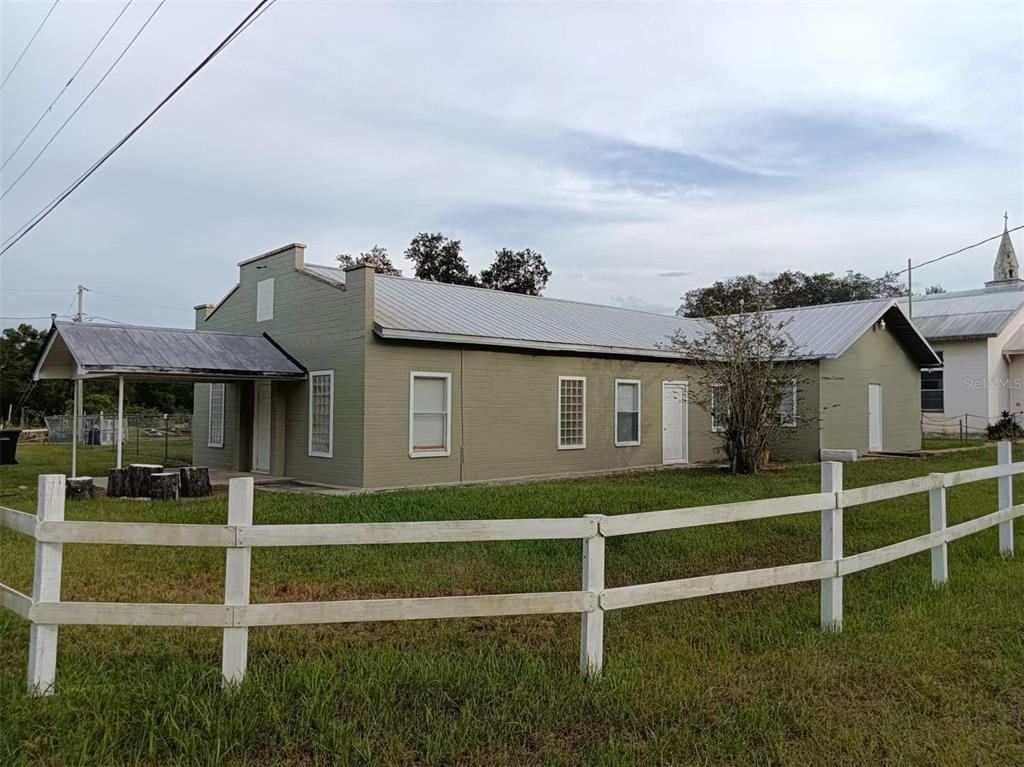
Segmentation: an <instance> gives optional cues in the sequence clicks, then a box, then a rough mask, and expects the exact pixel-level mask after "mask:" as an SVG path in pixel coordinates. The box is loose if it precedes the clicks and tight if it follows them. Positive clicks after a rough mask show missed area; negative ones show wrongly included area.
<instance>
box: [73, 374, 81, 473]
mask: <svg viewBox="0 0 1024 767" xmlns="http://www.w3.org/2000/svg"><path fill="white" fill-rule="evenodd" d="M81 420H82V379H81V378H76V379H75V395H74V397H73V398H72V405H71V476H72V477H77V476H78V436H79V431H80V429H81V424H80V423H79V422H80V421H81Z"/></svg>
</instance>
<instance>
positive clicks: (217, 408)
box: [206, 383, 224, 447]
mask: <svg viewBox="0 0 1024 767" xmlns="http://www.w3.org/2000/svg"><path fill="white" fill-rule="evenodd" d="M209 417H210V421H209V430H208V432H207V437H208V438H207V440H206V445H207V447H224V384H222V383H212V384H210V413H209Z"/></svg>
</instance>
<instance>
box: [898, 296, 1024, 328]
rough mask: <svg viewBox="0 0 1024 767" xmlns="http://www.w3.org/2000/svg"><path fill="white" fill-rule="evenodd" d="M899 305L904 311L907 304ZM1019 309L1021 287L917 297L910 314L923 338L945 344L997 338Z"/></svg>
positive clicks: (1022, 300)
mask: <svg viewBox="0 0 1024 767" xmlns="http://www.w3.org/2000/svg"><path fill="white" fill-rule="evenodd" d="M899 303H900V308H902V309H903V311H907V300H906V299H905V298H901V299H900V301H899ZM1022 309H1024V283H1022V284H1012V285H1008V286H1005V287H997V288H988V289H979V290H958V291H956V292H953V293H934V294H932V295H928V296H920V297H917V298H915V299H914V303H913V307H912V308H911V311H912V314H913V322H914V324H915V325H917V328H918V330H920V331H921V334H922V335H923V336H924V337H925V338H928V339H932V340H939V339H942V340H947V341H948V340H963V339H971V338H991V337H992V336H997V335H999V333H1001V332H1002V331H1003V330H1004V329H1005V328H1006V326H1007V324H1009V322H1010V321H1011V320H1012V319H1013V318H1014V317H1015V316H1016V315H1017V314H1018V313H1019V312H1020V311H1021V310H1022Z"/></svg>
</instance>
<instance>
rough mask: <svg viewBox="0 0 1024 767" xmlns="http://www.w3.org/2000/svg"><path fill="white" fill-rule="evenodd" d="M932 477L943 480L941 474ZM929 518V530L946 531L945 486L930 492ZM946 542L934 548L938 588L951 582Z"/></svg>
mask: <svg viewBox="0 0 1024 767" xmlns="http://www.w3.org/2000/svg"><path fill="white" fill-rule="evenodd" d="M929 476H931V477H932V478H933V479H934V478H939V481H940V482H941V481H942V480H941V478H942V477H943V476H944V475H943V474H942V473H940V472H934V473H932V474H931V475H929ZM928 516H929V520H930V524H929V529H930V530H931V532H933V533H938V532H940V531H942V530H945V529H946V488H945V487H944V486H943V485H939V486H938V487H933V488H932V489H931V490H929V491H928ZM947 549H948V546H947V544H946V542H945V541H943V542H942V543H940V544H939V545H938V546H932V583H933V584H935V585H936V586H938V585H941V584H943V583H945V582H946V581H948V580H949V553H948V551H947Z"/></svg>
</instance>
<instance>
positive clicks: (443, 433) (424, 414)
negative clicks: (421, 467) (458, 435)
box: [409, 373, 452, 458]
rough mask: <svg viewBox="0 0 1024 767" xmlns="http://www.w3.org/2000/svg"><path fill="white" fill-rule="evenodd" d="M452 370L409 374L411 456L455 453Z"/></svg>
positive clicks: (422, 456)
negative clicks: (453, 451)
mask: <svg viewBox="0 0 1024 767" xmlns="http://www.w3.org/2000/svg"><path fill="white" fill-rule="evenodd" d="M451 395H452V377H451V374H450V373H410V375H409V456H410V457H412V458H429V457H430V456H446V455H451V452H452V446H451V424H452V421H451V407H450V402H451V398H452V397H451Z"/></svg>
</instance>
